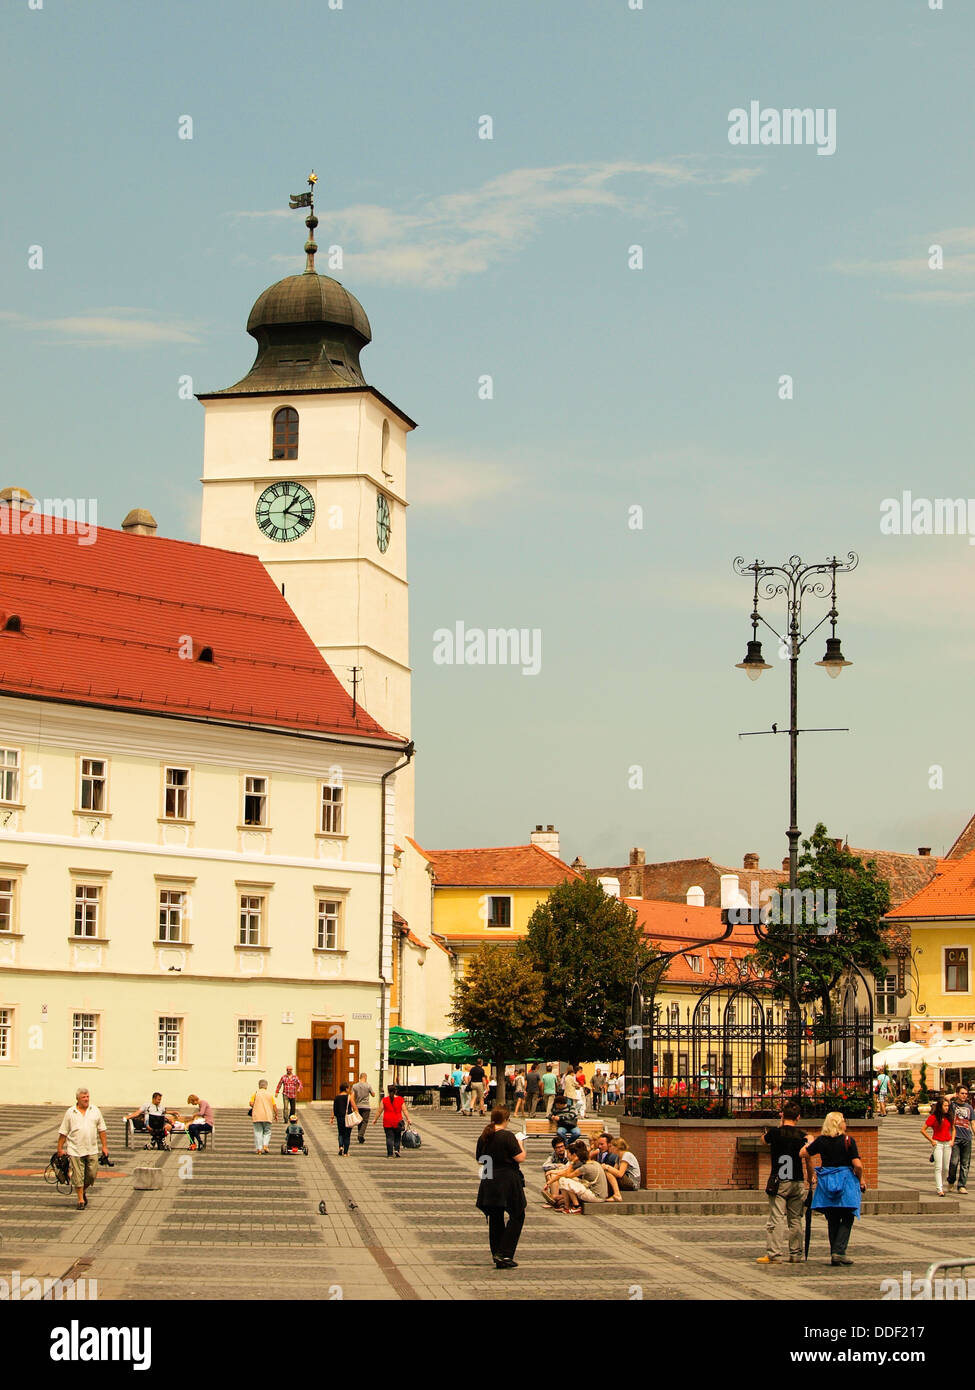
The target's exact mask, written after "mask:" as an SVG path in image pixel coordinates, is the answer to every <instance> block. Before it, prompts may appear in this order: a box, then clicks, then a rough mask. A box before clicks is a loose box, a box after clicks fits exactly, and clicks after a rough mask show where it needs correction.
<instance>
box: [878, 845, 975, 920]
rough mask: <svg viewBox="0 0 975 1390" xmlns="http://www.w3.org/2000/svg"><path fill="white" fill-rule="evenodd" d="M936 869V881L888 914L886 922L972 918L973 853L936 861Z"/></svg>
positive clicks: (974, 904) (974, 901) (974, 887)
mask: <svg viewBox="0 0 975 1390" xmlns="http://www.w3.org/2000/svg"><path fill="white" fill-rule="evenodd" d="M936 868H937V877H936V878H934V879H932V881H931V882H930V883H929V884H927V885H926V886H925V887H924V888H922V889H921V891H920V892H919V893H915V894H914V896H913V897H912V898H908V899H907V901H906V902H903V903H901V904H900V906H899V907H895V908H893V909H892V910H891V911H890V912H888V914H887V918H888V920H889V919H891V918H893V919H895V920H896V919H907V920H910V921H925V920H931V919H933V918H938V917H975V850H972V851H970V852H969V853H968V854H966V855H964V857H963V858H961V859H938V860H937V861H936Z"/></svg>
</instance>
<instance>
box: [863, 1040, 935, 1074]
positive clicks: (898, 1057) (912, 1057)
mask: <svg viewBox="0 0 975 1390" xmlns="http://www.w3.org/2000/svg"><path fill="white" fill-rule="evenodd" d="M923 1061H924V1048H923V1047H922V1046H921V1045H920V1043H903V1042H901V1043H892V1044H891V1046H890V1047H885V1048H882V1049H881V1051H880V1052H875V1053H874V1054H873V1065H874V1070H875V1071H879V1070H880V1068H881V1067H890V1068H891V1070H892V1071H899V1070H901V1068H907V1067H913V1066H915V1065H916V1064H917V1063H918V1062H923Z"/></svg>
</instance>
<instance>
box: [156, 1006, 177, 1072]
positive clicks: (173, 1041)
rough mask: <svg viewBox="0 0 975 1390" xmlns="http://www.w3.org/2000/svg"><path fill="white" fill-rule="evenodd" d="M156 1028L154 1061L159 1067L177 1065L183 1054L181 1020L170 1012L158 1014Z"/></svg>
mask: <svg viewBox="0 0 975 1390" xmlns="http://www.w3.org/2000/svg"><path fill="white" fill-rule="evenodd" d="M158 1023H159V1026H158V1028H157V1030H156V1063H157V1065H158V1066H160V1067H178V1066H179V1064H180V1059H181V1058H182V1055H183V1047H182V1043H183V1020H182V1019H181V1018H177V1017H175V1016H174V1015H172V1014H160V1016H159V1020H158Z"/></svg>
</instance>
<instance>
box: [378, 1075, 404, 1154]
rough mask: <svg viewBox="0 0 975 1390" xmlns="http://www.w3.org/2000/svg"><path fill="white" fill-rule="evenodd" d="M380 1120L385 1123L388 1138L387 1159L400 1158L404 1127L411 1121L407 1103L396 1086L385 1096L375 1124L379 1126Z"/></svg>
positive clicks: (389, 1089)
mask: <svg viewBox="0 0 975 1390" xmlns="http://www.w3.org/2000/svg"><path fill="white" fill-rule="evenodd" d="M380 1120H382V1122H383V1133H384V1134H385V1136H386V1157H387V1158H399V1154H400V1141H401V1139H402V1135H403V1127H404V1126H405V1125H408V1124H410V1123H411V1121H410V1112H409V1111H408V1110H407V1108H406V1101H405V1100H404V1099H403V1097H402V1096H401V1095H400V1093H399V1091H398V1090H397V1089H396V1087H395V1086H390V1087H389V1088H388V1091H387V1094H386V1095H384V1096H383V1099H382V1105H381V1106H380V1108H379V1110H378V1111H377V1112H376V1118H375V1119H374V1120H373V1124H374V1125H377V1124H378V1123H379V1121H380Z"/></svg>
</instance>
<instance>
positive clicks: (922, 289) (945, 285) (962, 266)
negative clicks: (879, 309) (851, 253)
mask: <svg viewBox="0 0 975 1390" xmlns="http://www.w3.org/2000/svg"><path fill="white" fill-rule="evenodd" d="M931 246H940V247H942V249H943V252H944V264H943V267H942V269H940V270H935V269H932V267H931V266H930V265H929V264H928V257H929V255H930V254H931V253H930V251H929V249H928V248H929V247H931ZM963 247H973V248H975V227H953V228H951V229H950V230H948V231H944V232H939V233H935V234H934V235H933V236H931V237H925V238H924V240H923V243H922V242H919V243H918V246H917V249H916V250H915V251H914V252H913V254H911V255H907V256H896V257H890V258H887V259H882V260H859V261H834V262H833V264H832V266H831V267H830V268H831V269H832V270H835V271H837V272H839V274H841V275H859V276H873V277H876V278H883V279H886V280H888V281H892V282H894V284H897V282H901V284H900V285H899V286H898V287H897V288H896V289H895V288H888V289H885V290H884V291H882V293H883V297H884V298H885V299H900V300H916V301H918V302H922V303H929V304H966V303H968V301H969V300H971V299H972V298H975V284H973V283H972V282H973V279H975V249H973V250H962V249H960V248H963ZM905 281H906V282H908V284H907V285H904V283H903V282H905ZM911 282H913V283H911Z"/></svg>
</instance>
